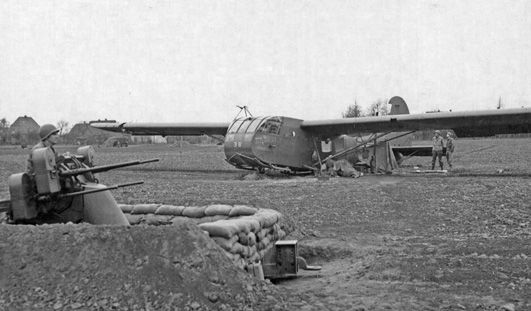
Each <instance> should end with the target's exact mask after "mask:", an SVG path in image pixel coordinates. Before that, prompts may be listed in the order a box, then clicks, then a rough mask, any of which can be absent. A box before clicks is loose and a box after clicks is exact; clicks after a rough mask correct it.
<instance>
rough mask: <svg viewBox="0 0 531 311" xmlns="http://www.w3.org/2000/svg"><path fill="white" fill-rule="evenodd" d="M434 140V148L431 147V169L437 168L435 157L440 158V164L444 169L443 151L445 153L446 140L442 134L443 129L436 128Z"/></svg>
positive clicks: (432, 140)
mask: <svg viewBox="0 0 531 311" xmlns="http://www.w3.org/2000/svg"><path fill="white" fill-rule="evenodd" d="M431 142H432V149H431V154H432V156H431V169H432V170H434V169H435V159H436V158H438V159H439V165H440V166H441V170H442V169H443V162H442V153H443V145H444V141H443V138H442V136H441V131H439V130H436V131H435V136H433V138H432V139H431Z"/></svg>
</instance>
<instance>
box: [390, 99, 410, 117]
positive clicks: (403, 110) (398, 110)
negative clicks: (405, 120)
mask: <svg viewBox="0 0 531 311" xmlns="http://www.w3.org/2000/svg"><path fill="white" fill-rule="evenodd" d="M389 105H391V111H390V112H389V114H390V115H394V114H409V108H408V107H407V104H406V101H405V100H404V99H403V98H402V97H400V96H394V97H392V98H391V99H390V100H389Z"/></svg>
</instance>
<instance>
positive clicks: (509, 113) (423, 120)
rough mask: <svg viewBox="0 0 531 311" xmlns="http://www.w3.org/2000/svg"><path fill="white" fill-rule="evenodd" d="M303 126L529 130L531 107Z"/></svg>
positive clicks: (460, 132)
mask: <svg viewBox="0 0 531 311" xmlns="http://www.w3.org/2000/svg"><path fill="white" fill-rule="evenodd" d="M301 128H302V129H304V130H305V131H308V132H311V133H313V134H315V135H319V136H321V137H333V136H338V135H342V134H355V133H375V132H386V131H409V130H412V131H416V130H424V129H452V130H453V131H454V132H455V134H456V135H457V136H458V137H478V136H493V135H495V134H511V133H529V132H531V108H518V109H498V110H482V111H464V112H435V113H422V114H404V115H388V116H381V117H362V118H343V119H332V120H322V121H303V122H302V124H301Z"/></svg>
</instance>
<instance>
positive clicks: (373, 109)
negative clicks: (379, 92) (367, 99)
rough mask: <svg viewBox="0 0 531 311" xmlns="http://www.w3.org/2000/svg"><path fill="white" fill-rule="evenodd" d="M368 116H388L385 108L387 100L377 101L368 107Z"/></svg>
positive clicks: (387, 110) (387, 109)
mask: <svg viewBox="0 0 531 311" xmlns="http://www.w3.org/2000/svg"><path fill="white" fill-rule="evenodd" d="M368 114H369V115H370V116H386V115H388V114H389V108H388V107H387V100H385V99H378V100H376V101H375V102H374V103H372V104H371V106H370V107H369V111H368Z"/></svg>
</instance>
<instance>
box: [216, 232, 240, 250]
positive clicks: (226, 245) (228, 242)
mask: <svg viewBox="0 0 531 311" xmlns="http://www.w3.org/2000/svg"><path fill="white" fill-rule="evenodd" d="M212 239H213V240H214V242H216V244H218V245H219V246H221V248H223V249H224V250H226V251H230V250H231V249H232V246H233V245H234V242H236V241H238V236H237V235H235V236H233V237H232V238H230V239H226V238H221V237H212Z"/></svg>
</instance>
